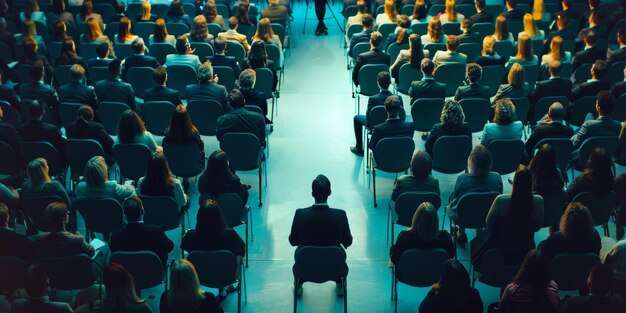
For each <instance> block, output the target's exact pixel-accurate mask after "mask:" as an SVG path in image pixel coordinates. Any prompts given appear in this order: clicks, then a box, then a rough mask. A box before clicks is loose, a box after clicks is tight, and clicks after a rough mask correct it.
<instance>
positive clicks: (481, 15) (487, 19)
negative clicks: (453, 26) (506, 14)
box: [468, 11, 493, 25]
mask: <svg viewBox="0 0 626 313" xmlns="http://www.w3.org/2000/svg"><path fill="white" fill-rule="evenodd" d="M468 19H469V20H470V21H471V22H472V25H473V24H475V23H493V15H492V14H491V13H488V12H485V11H482V12H478V13H476V14H474V15H472V16H470V17H468Z"/></svg>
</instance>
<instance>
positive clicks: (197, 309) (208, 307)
mask: <svg viewBox="0 0 626 313" xmlns="http://www.w3.org/2000/svg"><path fill="white" fill-rule="evenodd" d="M169 283H170V288H169V290H167V291H165V292H163V294H161V303H160V305H159V309H160V311H161V313H221V312H224V310H223V309H222V308H221V307H220V306H219V304H218V303H217V300H216V299H215V296H214V295H213V294H212V293H210V292H204V291H203V290H202V289H201V288H200V287H201V286H200V280H199V279H198V274H197V273H196V268H195V267H194V266H193V264H191V262H189V261H187V260H185V259H180V260H175V261H172V264H171V266H170V280H169Z"/></svg>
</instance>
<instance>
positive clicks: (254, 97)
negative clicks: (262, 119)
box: [239, 88, 267, 115]
mask: <svg viewBox="0 0 626 313" xmlns="http://www.w3.org/2000/svg"><path fill="white" fill-rule="evenodd" d="M239 91H241V94H242V95H243V98H244V99H246V105H254V106H258V107H260V108H261V110H262V111H263V114H265V115H267V98H266V97H265V93H263V91H260V90H256V89H254V88H240V89H239Z"/></svg>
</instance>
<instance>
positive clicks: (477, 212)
mask: <svg viewBox="0 0 626 313" xmlns="http://www.w3.org/2000/svg"><path fill="white" fill-rule="evenodd" d="M498 195H499V193H498V192H494V191H490V192H469V193H467V194H465V195H463V196H462V197H461V199H459V203H458V204H457V206H456V210H457V212H458V214H459V218H458V222H457V225H459V226H460V227H465V228H471V229H477V228H482V227H486V226H485V219H486V218H487V212H489V209H490V208H491V204H492V203H493V200H494V199H495V198H496V197H497V196H498Z"/></svg>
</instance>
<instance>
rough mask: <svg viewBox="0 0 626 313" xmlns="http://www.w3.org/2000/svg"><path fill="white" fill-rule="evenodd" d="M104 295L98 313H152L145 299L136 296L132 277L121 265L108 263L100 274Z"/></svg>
mask: <svg viewBox="0 0 626 313" xmlns="http://www.w3.org/2000/svg"><path fill="white" fill-rule="evenodd" d="M102 282H103V283H104V288H105V294H104V298H103V299H102V302H101V304H100V309H99V310H98V312H99V313H117V312H134V313H152V309H150V306H148V303H147V302H146V300H145V299H141V298H139V296H137V292H136V290H137V289H136V288H135V281H134V280H133V276H132V275H131V274H130V273H129V272H128V271H127V270H126V269H125V268H124V267H123V266H121V265H119V264H117V263H110V264H109V265H108V266H105V267H104V271H103V273H102Z"/></svg>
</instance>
